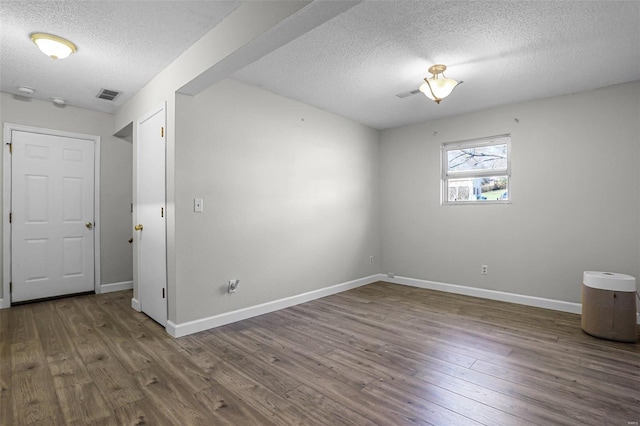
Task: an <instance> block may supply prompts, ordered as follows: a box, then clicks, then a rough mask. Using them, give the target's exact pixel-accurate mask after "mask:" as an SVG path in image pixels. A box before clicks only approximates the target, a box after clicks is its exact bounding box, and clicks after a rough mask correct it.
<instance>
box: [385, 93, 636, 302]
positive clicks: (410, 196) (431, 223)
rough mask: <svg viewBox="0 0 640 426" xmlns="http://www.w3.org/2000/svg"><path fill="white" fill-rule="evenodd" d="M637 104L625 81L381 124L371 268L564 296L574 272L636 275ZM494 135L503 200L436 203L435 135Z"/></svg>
mask: <svg viewBox="0 0 640 426" xmlns="http://www.w3.org/2000/svg"><path fill="white" fill-rule="evenodd" d="M453 96H455V94H454V95H453ZM453 96H452V97H453ZM452 101H454V99H452ZM446 102H447V100H445V101H443V104H442V106H439V105H434V108H439V107H443V106H445V103H446ZM639 111H640V82H633V83H627V84H622V85H616V86H611V87H607V88H602V89H597V90H593V91H589V92H583V93H577V94H573V95H568V96H560V97H554V98H549V99H543V100H538V101H534V102H526V103H522V104H517V105H511V106H505V107H501V108H495V109H491V110H487V111H482V112H477V113H472V114H467V115H464V116H458V117H452V118H448V119H441V120H435V121H431V122H426V123H422V124H417V125H412V126H405V127H401V128H396V129H390V130H385V131H383V132H382V133H381V136H380V137H381V147H380V182H381V223H382V228H381V229H382V258H383V264H382V268H383V271H384V272H394V273H395V274H396V276H404V277H409V278H415V279H422V280H428V281H435V282H442V283H447V284H457V285H464V286H470V287H476V288H481V289H491V290H498V291H504V292H509V293H516V294H522V295H530V296H537V297H544V298H549V299H555V300H562V301H569V302H579V301H580V288H581V282H582V273H583V271H585V270H601V271H613V272H619V273H626V274H630V275H633V276H635V277H638V278H640V262H638V260H639V259H640V253H639V241H640V214H639V212H640V191H638V184H639V182H640V173H639V170H640V168H639V167H638V159H639V158H640V113H639ZM504 133H510V134H511V136H512V157H511V166H512V176H511V189H510V198H511V199H512V203H511V204H510V205H466V206H465V205H453V206H451V205H446V206H443V205H441V204H440V191H441V189H440V186H441V183H440V182H441V181H440V147H441V145H442V143H444V142H452V141H460V140H467V139H473V138H479V137H485V136H493V135H499V134H504ZM481 265H488V275H482V274H481V273H480V270H481Z"/></svg>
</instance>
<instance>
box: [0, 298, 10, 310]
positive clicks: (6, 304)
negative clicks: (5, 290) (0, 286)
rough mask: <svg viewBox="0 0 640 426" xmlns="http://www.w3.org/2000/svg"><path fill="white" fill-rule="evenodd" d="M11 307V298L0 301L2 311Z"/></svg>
mask: <svg viewBox="0 0 640 426" xmlns="http://www.w3.org/2000/svg"><path fill="white" fill-rule="evenodd" d="M10 306H11V303H10V302H9V298H8V297H6V298H4V299H0V309H6V308H8V307H10Z"/></svg>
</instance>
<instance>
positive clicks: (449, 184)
mask: <svg viewBox="0 0 640 426" xmlns="http://www.w3.org/2000/svg"><path fill="white" fill-rule="evenodd" d="M510 155H511V135H501V136H494V137H490V138H483V139H474V140H469V141H463V142H451V143H445V144H443V145H442V203H443V204H487V203H490V204H495V203H498V204H501V203H508V202H509V200H510V198H511V197H510V196H511V193H510V191H509V177H510V176H511V158H510Z"/></svg>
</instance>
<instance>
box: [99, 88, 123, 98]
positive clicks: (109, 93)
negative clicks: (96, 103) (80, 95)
mask: <svg viewBox="0 0 640 426" xmlns="http://www.w3.org/2000/svg"><path fill="white" fill-rule="evenodd" d="M119 95H120V92H116V91H115V90H109V89H100V92H99V93H98V96H97V98H98V99H104V100H105V101H113V100H115V98H117V97H118V96H119Z"/></svg>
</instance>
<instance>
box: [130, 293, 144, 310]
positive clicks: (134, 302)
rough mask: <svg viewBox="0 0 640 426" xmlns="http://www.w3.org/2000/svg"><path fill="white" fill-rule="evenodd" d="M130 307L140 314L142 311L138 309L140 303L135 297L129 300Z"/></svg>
mask: <svg viewBox="0 0 640 426" xmlns="http://www.w3.org/2000/svg"><path fill="white" fill-rule="evenodd" d="M131 307H132V308H133V309H134V310H136V311H138V312H141V311H142V310H141V309H140V301H139V300H138V299H136V298H135V297H132V298H131Z"/></svg>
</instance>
